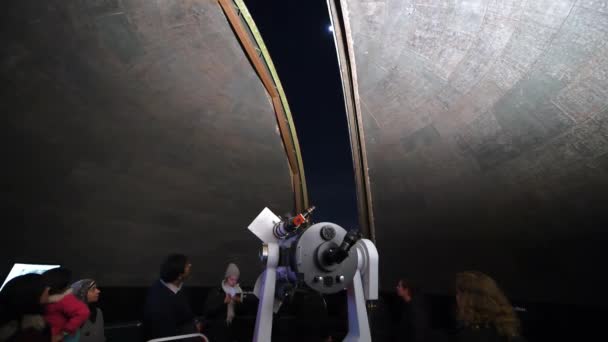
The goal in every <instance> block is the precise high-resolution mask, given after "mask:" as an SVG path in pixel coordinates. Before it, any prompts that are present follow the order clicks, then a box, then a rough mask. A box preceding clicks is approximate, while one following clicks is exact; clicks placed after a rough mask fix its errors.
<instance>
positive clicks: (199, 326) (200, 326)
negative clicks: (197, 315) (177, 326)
mask: <svg viewBox="0 0 608 342" xmlns="http://www.w3.org/2000/svg"><path fill="white" fill-rule="evenodd" d="M196 331H198V332H199V333H202V332H203V323H201V322H197V323H196Z"/></svg>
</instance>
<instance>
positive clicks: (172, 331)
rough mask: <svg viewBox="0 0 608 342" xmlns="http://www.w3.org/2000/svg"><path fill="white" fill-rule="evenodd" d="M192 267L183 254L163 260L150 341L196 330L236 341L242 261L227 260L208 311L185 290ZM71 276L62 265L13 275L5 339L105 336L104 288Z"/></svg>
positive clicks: (96, 339) (150, 309)
mask: <svg viewBox="0 0 608 342" xmlns="http://www.w3.org/2000/svg"><path fill="white" fill-rule="evenodd" d="M191 268H192V264H191V263H190V261H189V260H188V258H187V257H186V256H185V255H183V254H171V255H169V256H168V257H166V258H165V260H164V261H163V263H162V265H161V267H160V278H159V279H158V280H157V281H155V282H154V284H153V285H152V286H151V287H150V288H149V290H148V294H147V298H146V302H145V307H144V320H143V328H144V339H145V340H146V341H147V340H150V339H154V338H160V337H168V336H176V335H184V334H191V333H197V332H203V333H204V334H205V335H206V336H208V337H209V338H210V340H212V341H219V342H221V341H231V329H230V326H231V324H232V321H233V320H234V318H235V316H236V306H237V305H238V304H240V303H241V302H242V295H243V291H242V289H241V288H240V286H239V284H238V280H239V276H240V271H239V269H238V267H237V266H236V265H235V264H233V263H231V264H229V265H228V268H227V270H226V274H225V277H224V279H223V280H222V282H221V284H220V286H219V287H218V288H217V290H214V291H212V292H211V293H209V295H208V296H207V301H206V304H205V314H204V316H203V317H196V316H195V315H194V313H193V311H192V310H191V307H190V302H189V299H188V298H187V296H186V295H185V293H184V292H183V291H181V290H182V286H183V284H184V281H185V280H186V279H187V278H188V277H189V275H190V270H191ZM71 276H72V274H71V272H70V270H68V269H66V268H64V267H58V268H54V269H51V270H48V271H46V272H44V273H43V274H35V273H31V274H25V275H21V276H18V277H15V278H13V279H11V280H10V281H9V282H8V283H7V284H6V286H5V287H4V289H3V290H2V291H1V292H0V342H9V341H10V342H59V341H63V342H104V341H105V335H104V319H103V312H102V311H101V310H100V309H99V308H98V307H97V302H98V301H99V294H100V292H101V291H100V290H99V289H98V288H97V283H96V282H95V280H93V279H82V280H79V281H77V282H75V283H71ZM191 340H192V341H197V342H200V338H193V339H191Z"/></svg>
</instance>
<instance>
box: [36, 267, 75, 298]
mask: <svg viewBox="0 0 608 342" xmlns="http://www.w3.org/2000/svg"><path fill="white" fill-rule="evenodd" d="M42 279H43V282H44V285H45V286H48V287H49V288H50V290H49V294H51V295H54V294H58V293H63V292H64V291H65V290H67V288H68V286H70V281H71V280H72V271H70V270H68V269H67V268H65V267H58V268H52V269H50V270H48V271H46V272H44V273H43V274H42Z"/></svg>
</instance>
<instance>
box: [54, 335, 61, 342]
mask: <svg viewBox="0 0 608 342" xmlns="http://www.w3.org/2000/svg"><path fill="white" fill-rule="evenodd" d="M51 341H52V342H61V341H63V334H58V335H54V336H53V337H51Z"/></svg>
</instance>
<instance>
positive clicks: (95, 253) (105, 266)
mask: <svg viewBox="0 0 608 342" xmlns="http://www.w3.org/2000/svg"><path fill="white" fill-rule="evenodd" d="M3 7H4V10H3V13H2V14H1V16H2V20H1V24H0V25H2V32H1V35H2V36H1V37H2V45H1V48H0V49H1V55H0V75H1V77H2V80H3V82H2V83H3V84H2V95H1V98H0V108H1V112H2V116H3V125H2V128H1V129H2V136H3V138H4V144H3V145H4V146H3V150H4V152H5V153H4V158H3V167H2V178H3V183H4V184H5V187H6V188H7V190H6V191H3V195H2V198H3V207H4V209H5V210H7V211H8V214H7V215H6V216H5V217H6V222H5V229H4V231H3V238H2V248H0V251H1V252H0V260H2V263H1V266H2V269H6V268H7V267H8V265H9V263H11V262H13V261H35V262H53V263H55V262H57V263H61V264H65V265H66V266H68V267H71V268H73V269H74V271H75V272H76V273H77V274H81V275H86V274H89V275H92V276H95V277H97V278H99V282H100V283H102V284H104V285H106V286H107V285H146V284H148V283H149V282H150V281H151V280H152V279H154V277H156V276H157V272H158V265H159V263H160V261H161V259H162V258H163V257H164V256H165V255H166V254H167V253H170V252H174V251H178V252H183V253H186V254H188V255H190V257H191V258H192V262H193V264H194V268H193V271H194V273H193V282H192V283H193V284H205V285H215V284H216V283H217V281H219V280H220V279H221V277H222V276H223V271H224V267H225V265H226V263H227V262H228V261H235V262H237V263H238V264H239V265H240V266H241V271H242V276H243V277H244V281H247V279H249V281H253V279H255V278H254V277H256V276H257V274H258V271H259V265H258V264H259V262H258V261H257V259H256V258H255V256H256V255H257V251H258V247H259V242H258V241H257V239H256V238H255V237H253V236H252V235H251V234H248V233H247V231H246V228H245V227H246V226H247V224H248V223H249V221H248V220H249V219H250V218H252V217H255V216H256V215H257V213H258V212H259V210H261V209H262V208H263V207H264V206H269V207H271V208H272V209H273V210H274V211H275V212H287V211H289V210H292V208H293V203H294V202H293V199H294V198H293V190H292V187H291V179H290V170H289V166H288V160H287V158H286V155H285V150H284V148H283V146H282V143H281V137H280V135H279V132H278V128H277V121H276V118H275V115H274V113H273V105H272V103H271V101H270V98H269V97H268V95H267V93H266V92H265V90H264V87H263V85H262V83H261V81H260V79H259V77H258V76H257V75H256V73H255V71H254V70H253V68H252V66H251V64H250V63H249V61H248V60H247V57H246V55H245V54H244V52H243V50H242V48H241V46H240V45H239V42H238V40H237V38H236V37H235V35H234V32H233V31H232V29H231V27H230V25H229V23H228V21H227V19H226V17H225V15H224V13H223V12H222V9H221V8H220V6H219V5H218V3H217V2H216V1H211V0H190V1H188V0H182V1H177V0H176V1H147V0H145V1H144V0H122V1H118V0H115V1H112V0H107V1H92V0H91V1H63V0H62V1H59V0H56V1H44V2H40V1H35V0H31V1H22V0H19V1H9V2H8V3H5V4H4V6H3Z"/></svg>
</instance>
